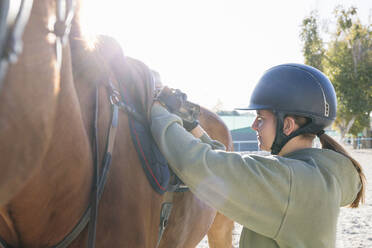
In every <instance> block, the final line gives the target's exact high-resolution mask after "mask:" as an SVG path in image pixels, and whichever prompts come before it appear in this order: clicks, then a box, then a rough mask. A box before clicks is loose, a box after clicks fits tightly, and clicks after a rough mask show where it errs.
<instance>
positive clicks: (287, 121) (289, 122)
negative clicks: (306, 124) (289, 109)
mask: <svg viewBox="0 0 372 248" xmlns="http://www.w3.org/2000/svg"><path fill="white" fill-rule="evenodd" d="M297 129H298V126H297V124H296V122H295V119H294V118H293V117H291V116H287V117H285V118H284V123H283V133H284V134H285V135H287V136H288V135H290V134H291V133H293V132H294V131H296V130H297Z"/></svg>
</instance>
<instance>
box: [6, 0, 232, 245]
mask: <svg viewBox="0 0 372 248" xmlns="http://www.w3.org/2000/svg"><path fill="white" fill-rule="evenodd" d="M55 13H56V4H55V2H54V1H50V0H38V1H35V2H34V6H33V10H32V12H31V16H30V19H29V22H28V24H27V27H26V30H25V33H24V35H23V40H24V44H25V45H24V51H23V53H22V54H21V57H20V58H19V61H18V63H17V64H15V65H12V66H11V67H10V68H9V70H8V72H7V75H6V77H5V79H4V85H3V87H2V90H1V92H0V137H1V143H0V156H1V158H2V163H1V165H0V166H1V172H2V173H1V174H0V206H1V207H0V236H1V237H2V239H4V240H5V241H6V242H7V243H8V244H10V245H11V246H12V247H31V248H32V247H52V246H55V245H56V244H58V243H59V242H60V241H61V240H63V238H64V237H65V236H66V235H67V234H68V233H69V232H70V231H71V230H72V229H73V227H74V226H75V225H76V224H77V223H78V221H79V219H80V218H81V216H82V215H83V213H84V211H85V210H86V209H87V207H88V206H89V203H90V196H91V187H92V174H93V168H92V164H93V160H94V159H93V158H94V154H93V152H92V149H91V143H92V139H93V138H92V135H91V134H92V133H93V129H94V128H93V123H92V120H93V119H94V118H93V116H94V107H93V106H94V104H95V101H94V95H95V88H96V86H97V87H98V89H99V91H98V94H99V102H98V111H99V120H98V130H99V134H100V135H99V137H98V139H99V141H100V147H99V154H100V157H101V158H102V157H103V151H104V148H105V145H106V144H105V140H106V135H107V130H108V128H109V126H110V123H109V120H110V115H111V114H110V113H111V112H110V111H111V109H110V108H111V105H110V103H109V101H108V98H109V93H108V92H107V89H106V86H107V84H108V79H109V78H110V79H112V83H113V84H114V85H116V86H117V87H118V86H119V83H118V81H119V80H120V79H121V78H120V75H116V74H115V73H112V72H108V71H107V68H106V67H105V66H102V64H103V63H108V64H110V59H111V58H110V54H111V55H112V54H113V53H110V50H111V51H115V53H114V54H116V52H117V51H118V50H116V49H117V47H116V46H115V45H110V46H109V47H108V48H107V49H108V50H105V51H106V52H107V53H104V54H101V55H100V56H97V52H99V51H98V50H94V49H93V50H87V49H86V48H85V47H84V46H83V45H84V42H82V41H81V40H80V39H79V38H80V35H78V34H79V32H78V29H77V28H76V27H75V30H74V32H73V33H72V35H71V38H70V42H71V47H70V45H69V43H67V45H66V46H65V47H64V49H63V53H62V65H61V66H59V65H58V57H57V56H56V48H55V40H54V39H53V37H51V36H53V35H51V34H50V32H49V29H50V21H51V20H53V18H54V17H55ZM70 49H71V50H70ZM112 49H113V50H112ZM70 51H71V52H70ZM117 66H119V67H120V64H117ZM111 73H112V75H114V76H113V77H111ZM204 118H205V119H204ZM211 121H214V123H213V124H210V123H211ZM201 123H202V125H203V126H204V128H205V129H206V130H207V131H208V132H209V133H210V134H211V136H212V137H213V138H215V139H218V140H220V141H222V142H223V143H224V144H225V145H226V146H227V147H231V137H230V135H229V132H228V131H227V129H226V127H225V126H224V125H223V123H222V122H221V121H220V119H218V117H217V116H216V115H214V114H212V113H210V112H208V111H206V110H203V112H202V115H201ZM162 201H163V197H162V196H160V195H159V194H157V193H155V191H154V190H153V189H152V188H151V186H150V185H149V183H148V182H147V179H146V177H145V175H144V172H143V169H142V167H141V166H140V162H139V159H138V157H137V154H136V151H135V149H134V146H133V143H132V141H131V139H130V138H129V129H128V115H127V114H126V113H123V112H122V113H120V115H119V127H118V131H117V137H116V141H115V146H114V150H113V157H112V165H111V171H110V172H109V176H108V180H107V183H106V187H105V191H104V194H103V196H102V199H101V201H100V205H99V214H98V227H97V241H96V245H97V247H155V244H156V242H157V233H158V225H159V219H160V217H159V215H160V206H161V203H162ZM187 204H189V205H187ZM187 206H190V207H187ZM182 207H183V209H182ZM185 207H187V208H185ZM173 209H174V211H173V213H172V216H171V219H170V224H169V226H168V227H167V231H166V233H165V234H164V237H163V239H164V240H163V244H162V247H192V246H195V245H196V244H197V242H199V241H200V239H201V238H202V237H203V236H204V234H205V233H206V231H207V230H208V228H209V226H210V225H211V223H212V222H213V219H214V216H215V214H216V213H215V211H214V210H213V209H210V208H209V207H207V206H206V205H205V204H203V203H201V202H200V201H199V200H197V199H196V198H195V197H194V196H193V195H192V194H191V193H189V192H188V193H183V194H180V195H177V196H176V197H175V199H174V208H173ZM191 210H192V211H191ZM195 212H197V213H198V214H201V215H200V216H201V217H203V218H201V217H200V216H198V215H197V214H195ZM179 217H180V218H181V221H179V220H178V219H179ZM173 223H174V224H173ZM185 223H187V225H186V224H185ZM195 224H197V225H199V224H200V225H203V228H201V229H199V228H195V226H194V225H195ZM182 226H183V227H182ZM177 227H178V228H180V227H181V229H182V231H179V232H180V233H182V236H179V238H178V239H173V238H174V237H175V234H177V233H178V231H177V230H176V228H177ZM172 230H175V231H173V232H172ZM87 234H88V230H87V228H85V229H84V231H83V232H82V233H81V234H80V235H78V237H77V238H76V239H75V240H74V241H73V242H72V244H71V245H70V246H69V247H83V246H86V243H87V236H88V235H87ZM181 237H182V238H184V240H181ZM167 240H168V241H169V242H166V241H167ZM189 240H192V241H189ZM230 244H231V243H230Z"/></svg>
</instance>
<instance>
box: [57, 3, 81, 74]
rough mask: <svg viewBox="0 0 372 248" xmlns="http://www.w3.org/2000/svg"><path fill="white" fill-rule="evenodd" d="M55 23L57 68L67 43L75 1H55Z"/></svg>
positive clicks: (60, 63)
mask: <svg viewBox="0 0 372 248" xmlns="http://www.w3.org/2000/svg"><path fill="white" fill-rule="evenodd" d="M56 4H57V11H56V22H55V23H54V29H53V33H54V34H55V36H56V57H57V64H58V66H59V68H60V67H61V65H62V50H63V47H64V46H65V45H66V43H67V41H68V36H69V34H70V30H71V25H72V20H73V18H74V14H75V5H76V0H57V3H56Z"/></svg>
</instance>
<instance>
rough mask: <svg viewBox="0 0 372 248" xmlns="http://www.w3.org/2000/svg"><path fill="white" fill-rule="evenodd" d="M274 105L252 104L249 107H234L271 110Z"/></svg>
mask: <svg viewBox="0 0 372 248" xmlns="http://www.w3.org/2000/svg"><path fill="white" fill-rule="evenodd" d="M272 108H273V107H272V106H269V105H260V104H251V105H249V106H248V107H243V108H234V110H263V109H266V110H270V109H272Z"/></svg>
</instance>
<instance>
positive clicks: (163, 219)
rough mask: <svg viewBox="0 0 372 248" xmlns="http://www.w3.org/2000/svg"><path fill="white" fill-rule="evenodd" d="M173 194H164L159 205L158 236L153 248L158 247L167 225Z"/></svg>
mask: <svg viewBox="0 0 372 248" xmlns="http://www.w3.org/2000/svg"><path fill="white" fill-rule="evenodd" d="M173 194H174V192H165V193H164V198H165V199H164V202H163V204H162V205H161V210H160V224H159V234H158V242H157V243H156V246H155V248H158V247H159V245H160V241H161V239H162V237H163V234H164V231H165V228H166V227H167V225H168V220H169V217H170V214H171V212H172V208H173Z"/></svg>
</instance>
